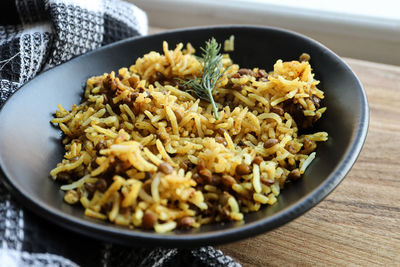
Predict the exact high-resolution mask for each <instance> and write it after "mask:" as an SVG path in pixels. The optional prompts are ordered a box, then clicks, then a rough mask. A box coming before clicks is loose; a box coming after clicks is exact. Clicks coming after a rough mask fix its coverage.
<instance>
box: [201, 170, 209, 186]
mask: <svg viewBox="0 0 400 267" xmlns="http://www.w3.org/2000/svg"><path fill="white" fill-rule="evenodd" d="M199 174H200V176H201V177H202V178H203V179H204V180H205V181H207V182H208V183H211V181H212V172H211V171H210V170H209V169H202V170H200V171H199Z"/></svg>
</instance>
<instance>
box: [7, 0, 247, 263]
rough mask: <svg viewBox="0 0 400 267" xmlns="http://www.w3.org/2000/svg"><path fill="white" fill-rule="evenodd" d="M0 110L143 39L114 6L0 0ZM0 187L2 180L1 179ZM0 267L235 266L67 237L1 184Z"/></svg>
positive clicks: (142, 21) (201, 255) (140, 29)
mask: <svg viewBox="0 0 400 267" xmlns="http://www.w3.org/2000/svg"><path fill="white" fill-rule="evenodd" d="M0 25H1V26H0V107H1V106H2V105H3V103H4V102H5V101H6V100H7V98H8V97H9V96H10V95H11V94H12V93H13V92H15V91H16V90H18V88H19V87H21V85H23V84H24V83H26V82H27V81H29V80H30V79H32V78H33V77H35V76H36V75H37V74H39V73H40V72H41V71H43V70H45V69H48V68H52V67H54V66H56V65H58V64H61V63H63V62H65V61H67V60H69V59H71V58H73V57H75V56H78V55H81V54H83V53H86V52H88V51H90V50H93V49H96V48H98V47H101V46H103V45H105V44H108V43H111V42H114V41H117V40H121V39H123V38H127V37H131V36H138V35H144V34H146V33H147V25H148V24H147V16H146V14H145V13H144V12H143V11H142V10H140V9H139V8H137V7H136V6H134V5H132V4H129V3H126V2H124V1H120V0H115V1H113V0H81V1H78V0H47V1H44V0H13V1H9V0H2V1H0ZM0 179H1V180H2V179H3V178H2V177H0ZM0 266H240V264H238V263H237V262H235V261H234V260H232V259H231V258H230V257H228V256H225V255H223V254H222V252H221V251H219V250H215V249H214V248H212V247H202V248H197V249H192V250H182V249H165V248H140V247H139V248H138V247H125V246H120V245H115V244H109V243H102V242H98V241H97V240H93V239H91V238H88V237H85V236H80V235H78V234H76V233H72V232H69V231H68V230H65V229H62V228H60V227H59V226H56V225H54V224H51V223H49V222H47V221H45V220H43V219H42V218H39V217H37V216H36V215H34V214H32V213H31V212H29V211H27V210H25V209H23V208H22V207H21V206H20V205H19V204H18V203H17V202H16V201H15V200H14V199H13V197H12V196H10V194H9V192H8V191H7V189H6V188H5V187H4V186H3V185H2V184H1V183H0Z"/></svg>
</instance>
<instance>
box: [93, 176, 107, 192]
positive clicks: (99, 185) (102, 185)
mask: <svg viewBox="0 0 400 267" xmlns="http://www.w3.org/2000/svg"><path fill="white" fill-rule="evenodd" d="M95 187H96V189H97V190H98V191H100V192H103V193H104V192H105V191H106V190H107V181H106V180H104V179H103V178H99V179H98V180H97V181H96V183H95Z"/></svg>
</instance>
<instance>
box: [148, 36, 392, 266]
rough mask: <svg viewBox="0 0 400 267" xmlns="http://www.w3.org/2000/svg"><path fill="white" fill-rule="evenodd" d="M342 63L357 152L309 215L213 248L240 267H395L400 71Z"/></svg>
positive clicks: (354, 62)
mask: <svg viewBox="0 0 400 267" xmlns="http://www.w3.org/2000/svg"><path fill="white" fill-rule="evenodd" d="M161 31H164V29H161V28H150V33H156V32H161ZM344 60H345V61H346V62H347V63H348V64H349V65H350V67H351V68H352V69H353V71H354V72H355V73H356V74H357V76H358V78H359V79H360V80H361V82H362V84H363V85H364V88H365V90H366V92H367V97H368V101H369V107H370V125H369V130H368V136H367V140H366V142H365V144H364V148H363V150H362V151H361V154H360V156H359V158H358V160H357V162H356V163H355V164H354V166H353V168H352V170H351V171H350V172H349V174H348V175H347V176H346V178H345V179H344V180H343V182H342V183H341V184H340V185H339V186H338V187H337V188H336V189H335V191H333V193H331V194H330V195H329V196H328V197H327V198H326V199H325V200H324V201H322V202H321V203H319V204H318V205H317V206H316V207H314V208H313V209H311V210H310V211H309V212H307V213H306V214H304V215H303V216H301V217H299V218H297V219H296V220H294V221H292V222H290V223H288V224H286V225H284V226H282V227H280V228H278V229H276V230H273V231H270V232H268V233H266V234H263V235H259V236H257V237H253V238H249V239H247V240H243V241H239V242H236V243H231V244H227V245H223V246H219V247H218V248H219V249H221V250H222V251H223V252H224V253H225V254H227V255H229V256H231V257H233V258H234V259H236V260H237V261H238V262H240V263H241V264H242V265H243V266H400V67H399V66H392V65H383V64H378V63H373V62H367V61H361V60H355V59H350V58H345V59H344Z"/></svg>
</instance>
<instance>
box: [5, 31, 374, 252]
mask: <svg viewBox="0 0 400 267" xmlns="http://www.w3.org/2000/svg"><path fill="white" fill-rule="evenodd" d="M231 35H235V51H234V52H232V53H231V54H230V55H231V57H232V59H233V61H234V62H236V63H238V64H240V66H241V67H248V68H252V67H262V68H264V69H266V70H271V69H272V67H273V64H274V63H275V61H276V60H277V59H282V60H294V59H298V57H299V55H300V54H302V53H303V52H306V53H308V54H310V55H311V62H310V63H311V65H312V67H313V69H314V71H315V77H316V78H317V79H318V80H320V81H321V84H320V86H319V87H320V88H321V89H323V90H324V91H325V101H324V104H325V105H326V106H327V107H328V110H327V112H326V113H325V114H324V116H323V118H322V119H321V120H320V122H319V123H318V124H317V125H316V129H315V131H319V130H321V131H326V132H328V133H329V140H328V141H327V142H326V143H321V144H320V145H319V147H318V149H317V157H316V159H315V160H314V161H313V162H312V164H311V165H310V166H309V168H308V169H307V171H306V173H305V174H304V177H303V179H301V180H299V181H296V182H293V183H291V184H289V185H288V186H286V187H285V189H284V190H283V191H282V192H281V195H280V196H279V198H278V202H277V203H276V204H275V205H273V206H270V207H265V208H262V209H261V210H260V211H258V212H255V213H250V214H247V215H245V218H244V222H243V223H227V224H211V225H204V226H202V227H200V228H199V229H193V230H189V231H179V230H177V231H175V232H172V233H168V234H157V233H154V232H150V231H145V230H141V229H133V230H130V229H128V228H124V227H119V226H115V225H113V224H111V223H107V222H102V221H99V220H94V219H91V218H88V217H85V216H84V215H83V209H82V208H80V207H78V206H70V205H68V204H66V203H64V201H63V193H62V192H61V191H60V190H59V186H58V185H57V184H56V183H54V182H53V181H52V180H51V179H50V177H49V171H50V170H51V169H52V168H54V166H56V164H57V162H59V161H60V160H61V159H62V156H63V148H62V146H61V144H60V139H61V134H60V131H59V130H57V129H56V128H54V127H52V126H51V124H50V123H49V121H50V120H51V119H52V116H53V114H54V112H55V110H56V109H57V104H58V103H61V104H62V105H63V106H64V107H71V105H72V104H74V103H79V102H80V97H81V95H82V90H83V89H82V88H83V85H84V84H85V81H86V79H87V78H89V77H90V76H93V75H99V74H103V73H104V72H109V71H111V70H117V69H118V68H120V67H124V66H129V65H131V64H133V63H134V62H135V61H136V58H137V57H139V56H142V55H143V54H145V53H147V52H149V51H152V50H155V51H160V52H161V47H162V41H164V40H166V41H168V43H169V44H170V47H175V45H176V44H177V43H179V42H183V43H186V42H191V43H192V45H193V46H194V47H196V48H198V47H200V46H202V45H203V44H204V42H205V41H206V40H208V39H210V38H211V37H215V38H216V39H217V41H218V42H223V41H224V40H225V39H228V38H229V36H231ZM368 120H369V112H368V103H367V99H366V96H365V92H364V90H363V88H362V85H361V83H360V82H359V80H358V79H357V77H356V76H355V75H354V73H353V72H352V71H351V69H350V68H349V67H348V66H347V65H346V64H345V63H344V62H343V61H342V60H341V59H340V58H339V57H338V56H337V55H336V54H334V53H333V52H332V51H330V50H329V49H328V48H326V47H324V46H323V45H321V44H319V43H318V42H316V41H313V40H311V39H309V38H307V37H305V36H302V35H299V34H297V33H294V32H290V31H286V30H282V29H276V28H268V27H252V26H221V27H206V28H193V29H183V30H177V31H172V32H166V33H161V34H156V35H151V36H146V37H140V38H132V39H127V40H123V41H121V42H118V43H115V44H112V45H109V46H106V47H103V48H101V49H98V50H96V51H93V52H90V53H87V54H85V55H83V56H81V57H78V58H75V59H73V60H71V61H69V62H67V63H65V64H62V65H60V66H58V67H56V68H54V69H51V70H49V71H46V72H44V73H43V74H41V75H39V76H38V77H37V78H35V79H33V80H32V81H30V82H29V83H27V84H26V85H24V86H23V87H22V88H21V89H20V90H19V91H17V92H16V93H15V94H14V95H13V96H12V97H11V98H10V99H9V100H8V101H7V102H6V104H5V105H4V106H3V108H2V110H1V112H0V129H1V131H0V165H1V169H2V172H3V176H4V179H3V180H4V181H5V184H6V185H7V186H8V188H9V189H10V190H11V191H12V193H13V194H14V195H15V197H17V198H18V199H19V200H20V201H21V202H22V203H23V204H24V205H25V206H26V207H27V208H30V209H31V210H33V211H34V212H36V213H38V214H40V215H42V216H43V217H45V218H48V219H49V220H51V221H53V222H54V223H57V224H60V225H62V226H64V227H67V228H70V229H72V230H75V231H77V232H80V233H82V234H86V235H90V236H94V237H97V238H101V239H106V240H109V241H114V242H119V243H125V244H135V243H136V242H139V243H136V244H147V245H157V246H177V247H187V246H197V245H205V244H217V243H224V242H231V241H234V240H238V239H243V238H247V237H251V236H254V235H256V234H260V233H263V232H266V231H268V230H271V229H273V228H275V227H278V226H280V225H282V224H284V223H287V222H289V221H290V220H292V219H294V218H296V217H298V216H299V215H301V214H303V213H304V212H306V211H307V210H309V209H310V208H312V207H313V206H315V205H316V204H317V203H318V202H320V201H321V200H322V199H323V198H324V197H326V196H327V195H328V194H329V193H330V192H331V191H332V190H333V189H334V188H335V187H336V186H337V185H338V184H339V182H340V181H341V180H342V179H343V178H344V176H345V175H346V174H347V172H348V171H349V170H350V168H351V166H352V165H353V164H354V162H355V160H356V158H357V156H358V154H359V152H360V150H361V148H362V145H363V142H364V140H365V137H366V134H367V128H368Z"/></svg>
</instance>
